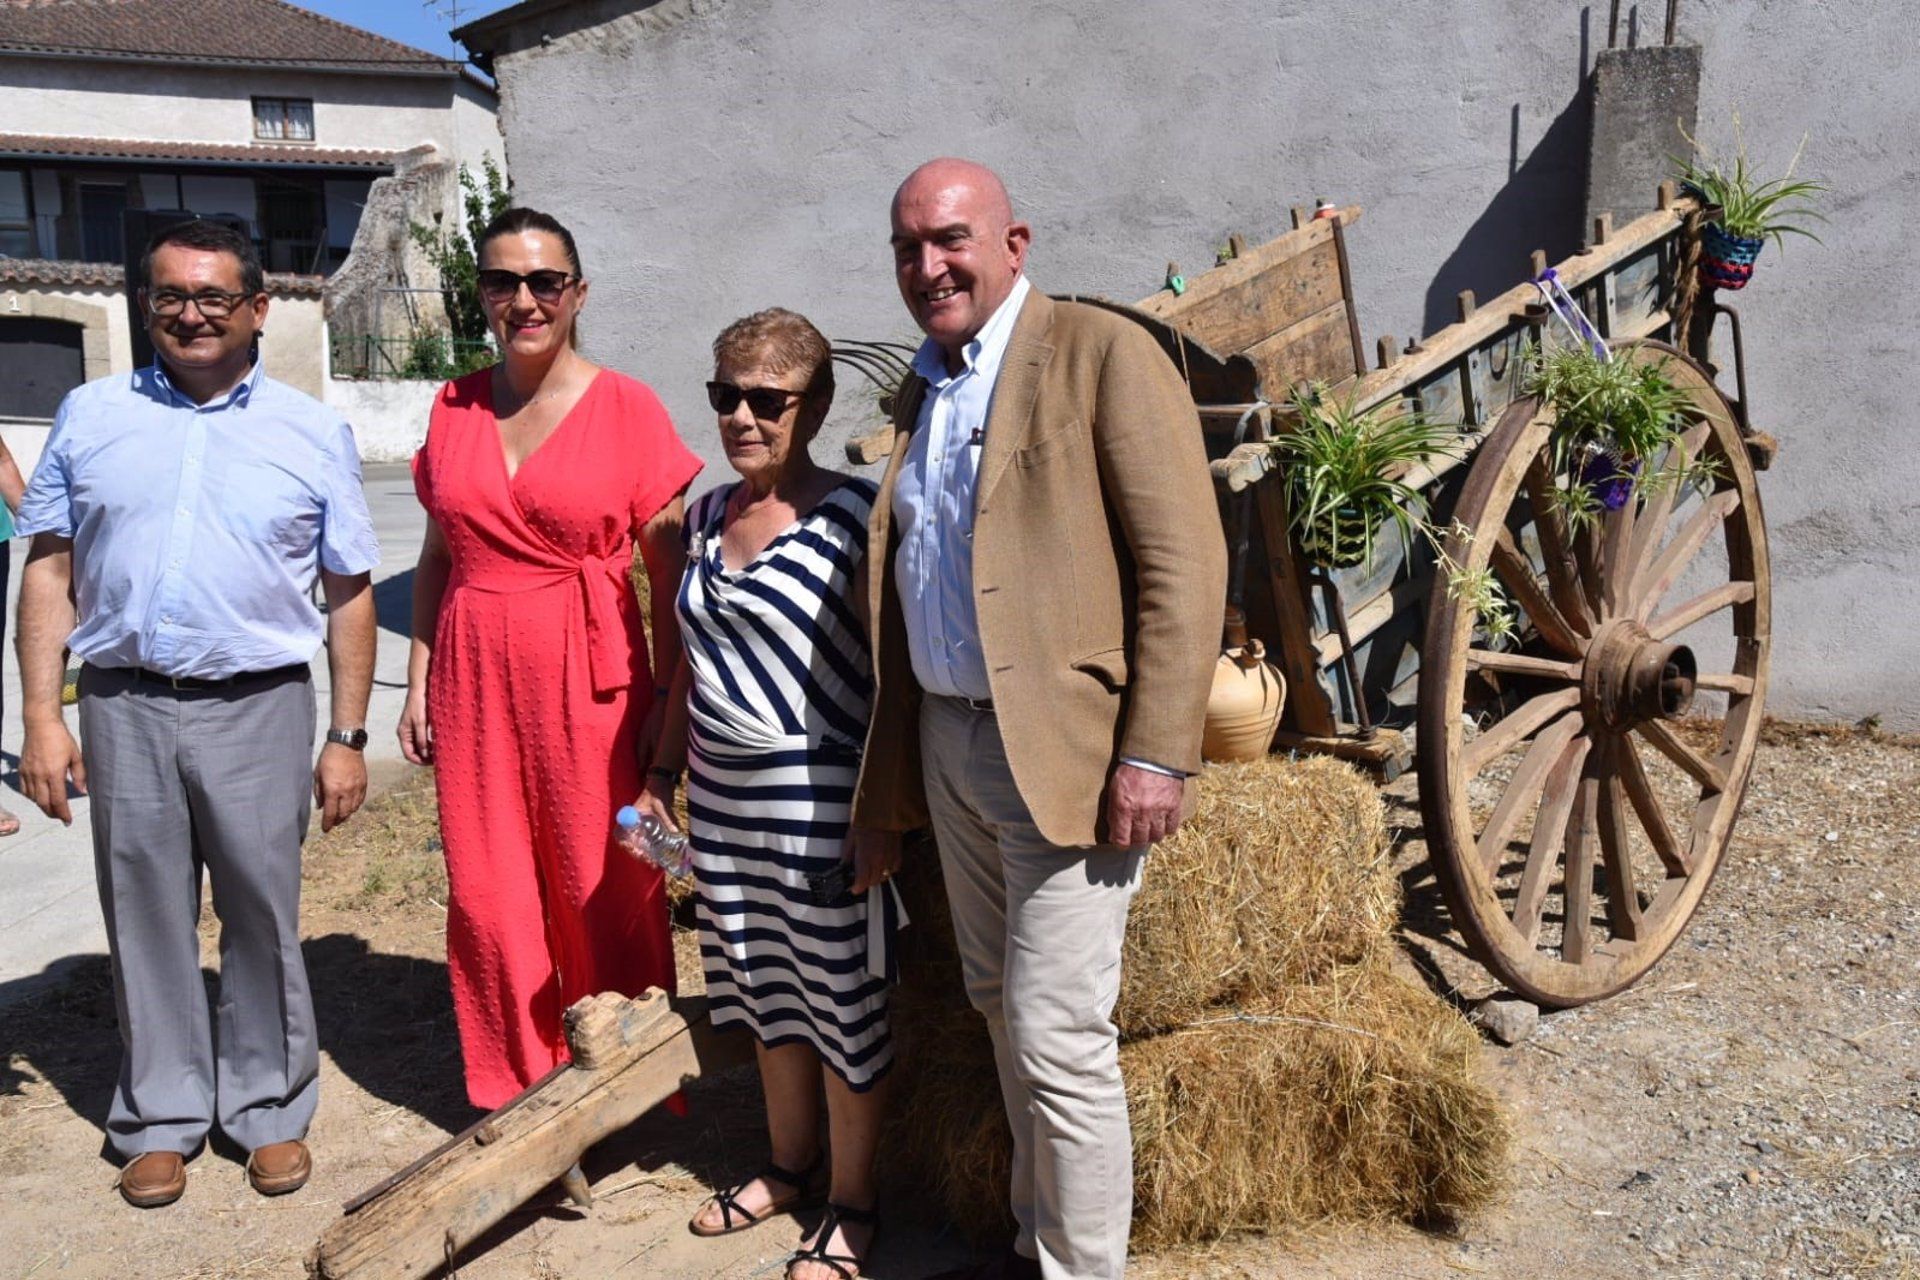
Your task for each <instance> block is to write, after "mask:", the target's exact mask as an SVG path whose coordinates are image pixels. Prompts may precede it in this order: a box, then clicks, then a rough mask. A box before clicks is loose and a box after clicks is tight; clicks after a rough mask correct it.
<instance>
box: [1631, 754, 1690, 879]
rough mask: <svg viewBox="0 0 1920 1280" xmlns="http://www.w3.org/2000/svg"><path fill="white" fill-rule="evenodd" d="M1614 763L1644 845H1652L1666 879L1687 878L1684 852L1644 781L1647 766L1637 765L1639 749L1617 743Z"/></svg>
mask: <svg viewBox="0 0 1920 1280" xmlns="http://www.w3.org/2000/svg"><path fill="white" fill-rule="evenodd" d="M1618 764H1619V766H1620V782H1621V785H1622V786H1624V787H1625V788H1626V792H1627V800H1628V802H1629V803H1630V804H1632V805H1633V811H1634V812H1635V813H1636V814H1638V815H1639V816H1640V828H1641V830H1643V831H1645V832H1646V833H1647V843H1648V844H1651V845H1652V846H1653V852H1654V854H1655V856H1656V857H1658V858H1659V859H1660V862H1661V865H1663V866H1665V867H1666V869H1667V875H1668V876H1686V875H1688V874H1689V873H1690V872H1691V871H1692V865H1691V863H1690V862H1689V860H1688V858H1687V851H1686V850H1685V849H1684V848H1682V847H1681V845H1680V841H1679V840H1678V839H1676V838H1675V836H1674V834H1673V826H1672V824H1671V823H1669V822H1668V821H1667V815H1666V811H1665V810H1663V809H1661V807H1660V801H1659V800H1658V799H1656V798H1655V797H1654V794H1653V784H1652V783H1651V782H1649V781H1648V780H1647V767H1646V765H1644V764H1643V763H1641V761H1640V750H1639V748H1638V747H1636V746H1635V745H1634V743H1633V739H1632V738H1627V739H1624V740H1623V741H1622V742H1621V743H1620V750H1619V756H1618Z"/></svg>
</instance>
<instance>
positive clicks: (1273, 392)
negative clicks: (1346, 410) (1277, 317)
mask: <svg viewBox="0 0 1920 1280" xmlns="http://www.w3.org/2000/svg"><path fill="white" fill-rule="evenodd" d="M1347 328H1348V326H1347V303H1346V300H1345V299H1344V298H1341V297H1339V296H1338V295H1337V294H1336V295H1335V296H1334V299H1333V301H1332V302H1331V303H1329V304H1328V305H1326V306H1324V307H1322V308H1321V309H1320V310H1318V311H1315V312H1314V313H1313V314H1311V315H1309V316H1306V317H1304V318H1303V319H1301V320H1299V321H1296V322H1295V323H1293V324H1291V325H1289V326H1288V327H1287V328H1285V329H1282V330H1281V331H1280V332H1278V333H1275V334H1273V335H1272V336H1271V337H1268V338H1264V339H1262V340H1260V341H1258V342H1256V343H1255V344H1254V345H1253V346H1251V347H1248V348H1247V349H1246V352H1245V354H1246V357H1247V359H1249V360H1251V361H1252V362H1253V367H1254V368H1255V369H1258V370H1259V371H1260V389H1261V390H1262V391H1263V392H1264V393H1265V394H1266V395H1267V397H1268V398H1269V399H1278V398H1281V397H1284V396H1285V395H1286V394H1287V389H1288V388H1289V387H1291V386H1293V385H1294V384H1295V383H1296V382H1338V381H1339V380H1340V379H1341V378H1347V377H1352V376H1353V347H1352V345H1351V342H1350V340H1349V337H1348V333H1347Z"/></svg>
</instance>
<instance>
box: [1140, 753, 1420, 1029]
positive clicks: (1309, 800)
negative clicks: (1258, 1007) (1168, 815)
mask: <svg viewBox="0 0 1920 1280" xmlns="http://www.w3.org/2000/svg"><path fill="white" fill-rule="evenodd" d="M1399 909H1400V895H1399V885H1398V883H1397V881H1395V879H1394V877H1393V873H1392V869H1391V867H1390V866H1389V863H1388V847H1387V830H1386V815H1385V811H1384V809H1383V808H1382V806H1381V804H1380V796H1379V793H1378V792H1377V791H1376V790H1375V788H1374V786H1373V784H1372V782H1370V781H1369V780H1368V779H1367V778H1365V777H1364V776H1362V775H1361V774H1360V773H1359V771H1357V770H1355V769H1354V768H1352V767H1351V766H1349V765H1346V764H1343V763H1341V762H1340V761H1338V760H1334V759H1331V758H1329V757H1324V756H1316V757H1309V758H1307V759H1304V760H1297V761H1296V760H1287V759H1284V758H1282V757H1268V758H1267V759H1264V760H1254V761H1248V762H1246V763H1244V764H1211V765H1208V766H1207V768H1206V771H1205V772H1203V773H1202V774H1201V775H1200V802H1199V807H1198V808H1197V809H1196V811H1195V812H1194V815H1193V817H1192V818H1190V819H1189V820H1188V821H1187V822H1186V823H1184V824H1183V825H1182V826H1181V828H1180V830H1179V832H1178V833H1176V834H1175V835H1174V837H1173V838H1172V839H1171V840H1168V841H1167V842H1166V843H1164V844H1162V845H1160V846H1159V847H1158V848H1156V849H1155V850H1154V852H1153V854H1152V857H1151V859H1150V860H1149V862H1148V864H1147V871H1146V875H1145V876H1144V877H1143V878H1142V880H1141V886H1140V892H1139V894H1138V896H1136V897H1135V898H1134V902H1133V910H1132V913H1131V914H1130V915H1129V916H1128V919H1127V945H1126V952H1125V956H1124V958H1123V961H1122V964H1121V969H1120V972H1121V985H1120V1000H1119V1003H1118V1005H1117V1006H1116V1007H1115V1009H1114V1014H1113V1018H1114V1021H1115V1022H1116V1023H1117V1024H1119V1027H1120V1033H1121V1035H1122V1036H1124V1037H1135V1036H1143V1035H1152V1034H1155V1033H1157V1032H1161V1031H1166V1030H1169V1029H1171V1028H1174V1027H1179V1026H1184V1025H1186V1024H1187V1023H1189V1022H1192V1021H1193V1020H1194V1019H1195V1018H1196V1017H1198V1016H1200V1014H1201V1012H1202V1011H1203V1010H1206V1009H1209V1008H1212V1007H1214V1006H1216V1005H1221V1004H1229V1003H1234V1002H1245V1001H1248V1000H1253V999H1257V998H1259V997H1260V996H1261V995H1262V994H1263V993H1264V992H1266V991H1269V990H1272V989H1274V988H1276V987H1279V986H1292V985H1297V984H1300V983H1310V982H1317V981H1319V980H1320V979H1321V978H1323V977H1325V976H1326V975H1327V974H1328V973H1331V972H1332V971H1333V970H1334V969H1336V968H1338V967H1340V966H1343V965H1351V964H1359V963H1363V962H1367V961H1371V960H1374V959H1377V958H1379V957H1381V956H1384V955H1385V954H1386V952H1387V949H1388V948H1389V947H1390V946H1391V945H1392V931H1393V927H1394V922H1395V920H1396V919H1397V917H1398V914H1399Z"/></svg>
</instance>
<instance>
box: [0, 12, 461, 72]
mask: <svg viewBox="0 0 1920 1280" xmlns="http://www.w3.org/2000/svg"><path fill="white" fill-rule="evenodd" d="M3 50H20V51H25V52H37V53H71V54H96V55H102V56H107V57H120V58H141V59H153V60H156V61H163V62H175V61H188V62H228V63H246V64H256V65H279V64H298V65H302V66H329V67H340V68H354V69H363V70H368V71H379V70H385V71H404V72H415V73H419V72H443V73H446V74H457V73H458V72H459V71H460V69H461V68H460V64H459V63H457V62H454V61H451V60H449V59H446V58H442V57H438V56H436V55H434V54H431V53H428V52H427V51H426V50H424V49H415V48H413V47H412V46H410V45H404V44H401V43H400V42H399V41H397V40H389V39H387V38H386V37H385V36H378V35H375V34H374V33H373V32H371V31H362V30H361V29H360V28H358V27H350V26H348V25H347V24H346V23H344V22H336V21H334V20H333V19H332V18H327V17H323V16H321V15H320V14H317V13H313V12H311V11H309V10H306V9H302V8H299V7H298V6H295V5H291V4H287V3H285V0H0V51H3Z"/></svg>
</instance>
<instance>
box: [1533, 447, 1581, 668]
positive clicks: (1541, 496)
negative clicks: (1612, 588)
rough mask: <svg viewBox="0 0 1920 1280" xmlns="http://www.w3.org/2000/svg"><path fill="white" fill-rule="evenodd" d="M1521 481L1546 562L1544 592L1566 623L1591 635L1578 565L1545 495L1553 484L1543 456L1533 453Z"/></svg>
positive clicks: (1553, 506) (1560, 519)
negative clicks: (1524, 479) (1545, 587)
mask: <svg viewBox="0 0 1920 1280" xmlns="http://www.w3.org/2000/svg"><path fill="white" fill-rule="evenodd" d="M1525 483H1526V489H1527V506H1528V509H1529V510H1531V511H1532V512H1533V528H1534V533H1535V536H1537V537H1538V538H1539V539H1540V558H1541V560H1543V561H1545V562H1546V569H1547V594H1548V595H1549V596H1550V597H1551V598H1552V600H1553V603H1554V605H1555V606H1556V607H1557V608H1558V609H1559V610H1560V613H1561V616H1562V617H1564V618H1565V619H1566V620H1567V623H1568V625H1570V626H1572V627H1573V628H1575V629H1576V630H1578V631H1580V632H1581V634H1583V635H1592V634H1593V624H1594V618H1593V615H1592V614H1591V613H1589V612H1588V611H1587V598H1586V596H1584V595H1583V594H1581V591H1580V566H1579V565H1577V564H1575V563H1574V559H1573V548H1572V546H1571V545H1569V543H1568V541H1567V530H1566V524H1565V522H1564V521H1563V519H1562V518H1561V515H1560V509H1559V508H1558V507H1556V506H1555V505H1554V502H1553V499H1552V498H1551V497H1549V496H1548V495H1549V493H1550V492H1551V491H1552V489H1553V487H1554V484H1553V478H1552V476H1551V475H1550V474H1548V471H1547V463H1546V459H1545V458H1544V457H1535V458H1534V460H1533V462H1532V463H1531V464H1529V465H1528V467H1527V475H1526V481H1525Z"/></svg>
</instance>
